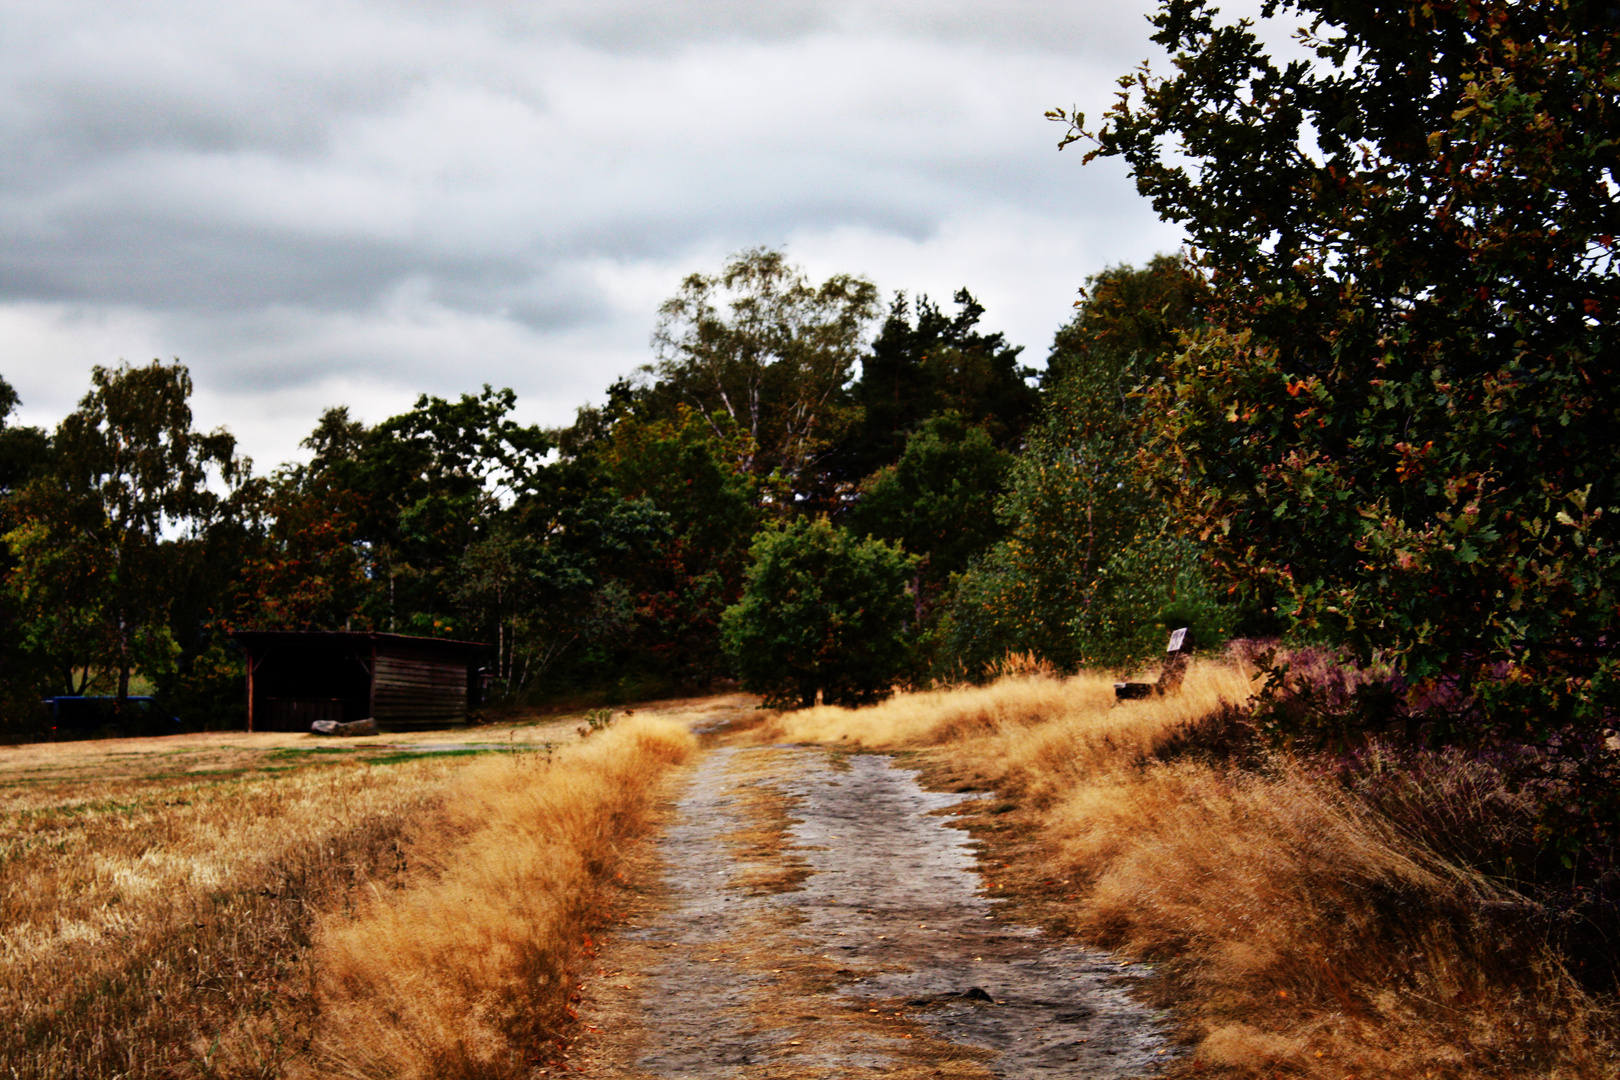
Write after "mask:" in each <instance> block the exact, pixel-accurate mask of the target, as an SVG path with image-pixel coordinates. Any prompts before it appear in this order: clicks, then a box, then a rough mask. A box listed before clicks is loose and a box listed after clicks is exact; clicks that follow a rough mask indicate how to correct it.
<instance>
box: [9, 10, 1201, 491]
mask: <svg viewBox="0 0 1620 1080" xmlns="http://www.w3.org/2000/svg"><path fill="white" fill-rule="evenodd" d="M1151 6H1152V5H1151V4H1147V3H1137V2H1135V0H1130V2H1105V0H1078V2H1070V3H1055V2H1051V3H1048V2H1035V0H1028V2H1025V0H1010V2H1000V3H985V2H972V3H970V2H967V0H892V2H887V0H864V2H861V3H841V2H836V0H753V2H740V0H529V2H525V3H516V2H513V3H501V2H495V0H488V2H478V0H457V2H454V3H451V2H436V0H415V2H412V0H397V2H393V3H374V2H358V0H320V2H319V3H315V2H309V3H304V2H301V0H232V2H230V3H218V2H209V3H203V2H171V0H141V2H140V3H128V2H124V0H80V2H75V0H38V2H35V0H6V4H5V13H4V17H3V19H0V154H3V160H4V162H5V165H4V166H3V167H0V228H3V230H4V243H3V244H0V376H4V377H5V378H6V379H7V380H8V381H9V382H11V383H12V384H13V385H14V386H15V387H16V388H17V390H18V392H19V393H20V394H21V396H22V398H23V403H24V404H23V409H22V416H21V419H22V421H23V422H25V423H34V424H41V425H45V426H52V425H54V424H55V423H56V422H57V421H58V420H59V419H60V418H61V417H62V415H63V414H64V413H66V412H67V411H69V410H70V409H71V408H72V407H73V406H74V404H75V403H76V401H77V400H78V398H79V397H81V396H82V395H83V394H84V392H85V390H86V388H87V386H88V375H89V370H90V367H91V366H92V365H93V364H98V363H100V364H108V365H111V364H116V363H117V362H118V361H119V360H120V359H126V360H129V361H131V362H135V363H144V362H146V361H148V360H150V359H152V358H154V357H161V358H163V359H165V360H167V359H170V358H174V357H178V358H179V359H181V360H182V361H183V362H184V363H186V364H187V365H188V366H189V367H190V369H191V372H192V375H193V377H194V378H195V380H196V384H197V396H196V398H195V399H194V408H195V410H196V413H197V417H198V421H199V423H200V424H201V425H203V426H207V427H212V426H214V425H217V424H224V425H226V426H227V427H229V428H230V429H231V430H232V431H233V432H235V433H236V434H237V436H238V438H239V439H240V440H241V442H242V444H243V446H244V448H245V449H246V450H247V452H249V453H251V454H252V455H253V457H254V458H255V459H256V461H257V463H258V467H259V469H260V470H261V471H263V470H265V469H267V468H270V467H273V466H274V465H275V464H277V463H279V462H281V461H284V460H287V459H289V458H292V457H295V456H298V455H299V454H300V452H299V450H298V448H297V443H298V441H299V440H300V439H301V438H302V437H303V436H304V435H305V434H307V433H308V431H309V430H310V428H311V427H312V426H313V425H314V423H315V420H316V417H317V416H318V414H319V412H320V410H321V409H322V408H324V407H326V406H329V405H336V404H347V405H348V406H350V408H351V409H352V410H353V411H354V413H355V414H356V415H357V416H359V417H360V418H362V419H365V420H367V421H376V420H380V419H382V418H384V417H386V416H388V415H391V414H393V413H395V412H398V411H401V410H403V409H405V408H407V407H409V405H410V404H411V402H412V401H413V400H414V398H415V396H416V395H417V394H418V393H422V392H427V393H434V394H439V395H442V396H451V395H455V394H459V393H461V392H463V391H470V390H476V389H477V388H478V387H479V386H480V385H481V384H483V383H486V382H488V383H492V384H494V385H496V386H511V387H513V388H514V389H515V390H516V391H517V393H518V399H519V409H520V416H521V418H523V419H525V420H529V421H535V422H540V423H545V424H548V425H549V424H560V423H565V422H567V421H568V420H570V419H571V418H572V416H573V412H574V409H575V407H577V406H578V405H580V404H581V403H583V402H586V401H588V400H595V401H599V400H601V398H602V394H603V391H604V389H605V388H606V386H607V384H608V383H609V382H611V381H612V380H613V379H614V378H615V377H616V376H618V375H621V374H626V373H628V372H630V371H631V370H633V369H634V368H635V367H636V366H638V365H639V364H642V363H645V362H646V361H647V360H648V359H649V357H650V351H649V348H648V337H649V335H650V333H651V331H652V327H653V323H654V320H655V314H656V308H657V306H658V304H659V302H660V301H661V300H663V299H664V298H666V297H667V296H669V295H670V294H671V293H672V292H673V290H674V288H675V286H676V284H677V282H678V280H679V279H680V277H682V276H683V275H684V274H686V273H689V272H691V271H694V270H715V269H718V268H719V266H720V265H721V264H722V262H723V260H724V259H725V257H726V256H727V254H729V253H731V252H734V251H737V250H740V249H743V248H747V247H754V246H760V245H769V246H775V247H781V248H784V249H785V250H786V251H787V252H788V255H789V257H790V258H791V259H792V260H793V261H795V262H797V263H799V264H800V265H802V266H804V267H805V268H806V270H807V271H808V272H809V273H810V274H811V275H812V276H814V277H816V278H817V279H818V280H819V279H821V278H823V277H825V276H827V275H830V274H833V273H838V272H849V273H856V274H862V275H865V276H867V277H869V278H870V279H871V280H873V281H874V282H876V283H877V285H878V286H879V287H880V288H881V289H882V290H883V292H884V294H885V296H888V295H889V294H891V293H892V292H893V291H895V290H905V291H907V292H909V293H912V294H916V293H919V292H923V293H928V294H931V295H933V296H934V297H936V298H937V299H940V300H945V299H948V297H949V296H950V294H951V293H952V292H953V291H954V290H955V289H957V288H958V287H961V286H964V285H965V286H967V287H968V288H969V289H971V290H972V291H973V292H974V293H975V294H976V295H977V296H978V297H979V299H980V300H981V301H982V302H983V303H984V305H985V307H986V309H987V314H986V316H985V325H986V326H987V327H988V328H989V329H992V330H1003V331H1005V332H1006V333H1007V334H1008V336H1009V338H1010V339H1011V340H1012V341H1013V342H1015V343H1017V344H1021V345H1023V346H1025V354H1026V356H1027V357H1028V358H1030V359H1031V360H1036V361H1039V360H1041V359H1043V358H1044V356H1045V354H1046V350H1047V347H1048V346H1049V345H1050V342H1051V337H1052V333H1053V331H1054V330H1055V329H1056V328H1057V327H1058V326H1059V325H1060V324H1061V323H1062V322H1063V320H1064V319H1065V318H1067V317H1068V315H1069V314H1070V310H1071V308H1070V305H1071V303H1072V302H1073V300H1074V298H1075V290H1076V288H1077V287H1078V286H1079V285H1080V284H1081V282H1082V281H1083V280H1084V279H1085V277H1086V276H1087V275H1089V274H1092V273H1095V272H1096V271H1098V270H1100V269H1102V268H1104V267H1105V266H1108V265H1112V264H1115V263H1119V262H1141V261H1143V260H1146V259H1147V258H1149V257H1150V256H1152V255H1153V254H1154V253H1156V252H1159V251H1171V250H1174V249H1175V248H1176V247H1177V245H1178V243H1179V241H1180V236H1179V233H1178V232H1177V231H1176V230H1175V229H1173V228H1172V227H1170V226H1167V225H1165V224H1163V223H1160V222H1159V221H1158V220H1157V218H1156V217H1155V215H1154V214H1153V212H1152V210H1151V208H1150V207H1149V206H1148V205H1147V204H1146V203H1145V201H1144V200H1142V199H1141V198H1139V197H1138V196H1137V195H1136V193H1135V190H1134V188H1133V187H1132V185H1131V183H1130V181H1129V179H1128V177H1127V176H1126V175H1125V172H1124V170H1123V169H1122V168H1121V167H1119V166H1118V164H1117V163H1114V162H1102V163H1097V164H1093V165H1089V166H1085V167H1082V166H1081V164H1080V152H1079V150H1080V148H1078V147H1076V148H1071V149H1070V150H1068V151H1065V152H1064V153H1062V154H1059V153H1058V152H1057V150H1056V144H1057V140H1058V138H1059V136H1060V134H1061V131H1060V129H1059V128H1058V126H1057V125H1055V124H1051V123H1049V122H1047V121H1045V120H1044V119H1043V118H1042V113H1043V112H1044V110H1046V109H1047V108H1049V107H1051V106H1054V105H1062V106H1069V105H1071V104H1078V105H1079V106H1080V107H1081V108H1082V109H1085V110H1086V111H1087V112H1088V113H1090V114H1091V115H1096V114H1097V113H1099V112H1100V111H1101V110H1102V109H1103V108H1104V107H1106V105H1107V102H1108V101H1109V99H1110V97H1111V95H1112V93H1113V91H1114V83H1113V81H1114V79H1115V78H1116V77H1118V76H1119V75H1121V74H1123V73H1125V72H1126V71H1128V70H1129V69H1130V68H1131V67H1133V66H1134V65H1135V64H1136V63H1138V62H1139V61H1141V60H1143V59H1144V58H1148V57H1149V56H1153V55H1157V54H1156V52H1155V49H1154V47H1153V46H1152V45H1151V43H1150V42H1149V41H1148V34H1149V32H1150V27H1149V26H1148V25H1147V23H1146V21H1145V19H1144V13H1145V12H1146V11H1147V10H1149V9H1150V8H1151Z"/></svg>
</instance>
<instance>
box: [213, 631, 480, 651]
mask: <svg viewBox="0 0 1620 1080" xmlns="http://www.w3.org/2000/svg"><path fill="white" fill-rule="evenodd" d="M231 637H232V638H233V639H234V640H236V641H238V642H240V643H241V644H243V645H245V646H247V647H248V648H255V647H262V646H266V645H342V646H349V647H353V646H356V645H366V646H370V645H401V646H408V647H410V648H413V649H425V648H432V649H442V650H443V651H445V652H471V651H473V650H475V649H482V648H484V643H483V642H481V641H460V640H457V639H456V638H430V637H417V636H415V635H413V634H378V633H371V632H361V633H350V632H347V631H342V630H337V631H328V630H309V631H305V630H237V631H235V632H233V633H232V634H231Z"/></svg>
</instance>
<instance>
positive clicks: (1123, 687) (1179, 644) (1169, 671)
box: [1114, 626, 1192, 701]
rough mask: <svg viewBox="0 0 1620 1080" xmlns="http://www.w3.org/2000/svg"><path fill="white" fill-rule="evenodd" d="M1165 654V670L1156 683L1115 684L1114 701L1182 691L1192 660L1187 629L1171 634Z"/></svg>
mask: <svg viewBox="0 0 1620 1080" xmlns="http://www.w3.org/2000/svg"><path fill="white" fill-rule="evenodd" d="M1164 652H1165V656H1164V669H1163V670H1162V671H1160V672H1159V678H1158V680H1157V681H1156V682H1150V683H1146V682H1117V683H1115V684H1114V700H1115V701H1135V700H1138V699H1140V698H1146V697H1158V696H1160V695H1163V694H1173V693H1175V692H1177V691H1178V690H1180V689H1181V680H1182V679H1183V678H1185V677H1186V675H1187V665H1188V663H1189V662H1190V661H1191V658H1192V642H1190V641H1189V640H1188V639H1187V627H1185V626H1183V627H1182V628H1181V629H1180V630H1175V631H1172V632H1171V634H1170V644H1169V646H1168V647H1166V648H1165V650H1164Z"/></svg>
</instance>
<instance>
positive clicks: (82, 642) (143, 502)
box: [7, 361, 246, 698]
mask: <svg viewBox="0 0 1620 1080" xmlns="http://www.w3.org/2000/svg"><path fill="white" fill-rule="evenodd" d="M91 386H92V389H91V391H90V393H89V394H87V395H86V396H85V398H84V399H83V401H81V402H80V404H79V408H78V409H77V410H76V411H75V412H73V413H71V414H69V415H68V417H67V418H66V419H64V420H63V421H62V423H61V425H60V426H59V427H58V428H57V430H56V434H55V436H54V438H53V439H52V449H53V452H54V469H53V470H52V474H51V475H48V476H45V477H36V478H35V479H34V480H33V481H32V482H31V483H29V484H28V485H27V486H26V488H25V489H24V490H23V491H21V492H19V493H17V494H16V495H15V496H14V497H13V499H12V504H13V513H14V514H15V515H16V519H15V524H14V526H13V527H12V529H11V530H10V531H9V532H8V533H7V543H8V544H9V545H10V546H11V549H12V552H13V556H14V558H15V559H16V560H17V563H16V566H15V567H14V568H13V570H12V572H11V575H10V582H9V585H10V589H11V591H12V593H13V595H14V596H17V597H19V598H20V600H21V602H22V604H23V606H24V609H25V611H26V612H27V615H26V616H25V618H26V623H27V628H26V629H25V631H24V633H25V636H26V638H27V640H28V641H29V643H30V646H31V648H33V649H34V650H36V651H41V650H42V651H44V652H47V653H49V654H50V655H51V657H52V658H53V660H54V664H55V666H57V667H58V668H59V669H60V670H63V671H64V673H66V672H69V671H71V670H72V669H73V668H75V667H77V668H79V669H81V670H83V671H84V672H85V675H86V678H87V677H88V674H89V672H90V670H91V668H92V667H105V668H109V669H111V670H112V671H114V672H116V674H117V682H116V687H115V692H116V693H117V695H118V696H119V697H120V698H122V697H124V696H126V695H127V694H128V692H129V680H130V675H131V673H132V672H133V671H134V670H135V669H137V668H141V669H144V670H147V671H149V672H152V673H162V672H164V671H167V670H169V669H170V668H171V667H172V666H173V663H174V660H175V658H176V657H177V655H178V653H179V651H180V646H179V645H178V643H177V642H176V641H175V639H174V636H173V634H172V632H171V630H170V627H169V614H170V608H171V604H172V600H173V597H174V593H175V590H176V588H177V587H178V586H180V585H181V584H182V583H183V579H184V576H185V575H184V574H183V573H179V572H178V570H179V565H180V562H181V559H182V556H183V554H185V553H186V552H187V550H188V548H189V547H191V546H193V545H196V544H199V543H200V542H201V541H202V537H203V535H204V533H205V531H206V530H207V528H208V527H209V526H210V525H211V524H213V523H214V521H215V520H216V519H217V518H218V516H219V515H220V513H221V511H222V508H223V506H224V505H225V499H224V498H223V497H222V496H221V495H220V494H219V493H218V492H216V491H215V490H214V488H213V486H212V483H213V481H215V480H216V479H217V481H218V482H219V483H221V484H225V485H230V484H234V483H237V482H238V481H240V480H241V479H242V478H243V477H244V475H245V471H246V466H245V463H243V462H240V461H238V459H237V458H236V456H235V440H234V439H233V438H232V437H231V436H230V435H229V434H227V433H226V432H224V431H215V432H212V433H209V434H203V433H200V432H197V431H194V430H192V427H191V408H190V405H189V398H190V396H191V376H190V374H189V373H188V372H187V371H186V369H185V368H184V367H183V366H181V365H180V364H178V363H175V364H172V365H165V364H162V363H159V362H157V361H153V362H152V363H151V364H150V365H148V366H146V367H141V368H135V367H130V366H129V365H127V364H126V365H123V366H121V367H119V368H117V369H114V370H109V369H107V368H103V367H97V368H95V369H94V370H93V371H92V372H91ZM165 534H168V535H167V536H166V535H165ZM70 683H71V680H70Z"/></svg>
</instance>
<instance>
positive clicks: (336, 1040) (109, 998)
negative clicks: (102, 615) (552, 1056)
mask: <svg viewBox="0 0 1620 1080" xmlns="http://www.w3.org/2000/svg"><path fill="white" fill-rule="evenodd" d="M688 704H689V703H678V704H676V705H674V706H671V707H670V708H667V709H665V710H663V712H665V713H667V714H669V715H674V716H684V715H685V714H686V712H690V711H691V709H688V708H686V706H687V705H688ZM556 727H557V733H561V732H564V731H566V732H568V733H570V734H571V733H572V728H573V724H572V722H571V721H559V722H558V723H557V725H556ZM483 734H485V735H488V734H489V733H488V732H484V733H483ZM509 734H510V735H513V736H527V735H529V734H532V732H529V731H528V730H527V729H523V730H519V731H514V732H512V733H509ZM542 734H553V733H552V732H550V730H549V729H547V730H546V731H544V732H542ZM438 737H439V738H442V737H443V736H442V735H440V736H438ZM526 741H528V742H529V743H530V748H529V752H517V753H507V754H488V755H484V756H478V757H470V758H469V757H435V756H426V757H422V758H407V757H405V756H404V755H400V754H397V753H393V754H390V753H387V752H386V748H378V749H376V750H367V749H366V748H365V747H364V746H363V745H361V744H356V745H355V746H354V747H347V746H345V748H342V749H339V748H335V747H333V746H332V745H331V744H320V745H319V746H312V744H311V741H310V740H309V739H308V738H299V737H297V736H286V735H267V736H262V737H261V736H245V737H244V736H235V737H232V738H230V739H224V740H223V741H222V738H221V737H213V736H208V737H202V736H199V737H180V738H177V739H175V740H163V741H147V742H142V741H138V740H121V741H112V742H105V743H100V744H95V743H78V744H66V745H53V746H33V747H22V748H17V749H7V750H6V751H4V753H3V754H0V1077H29V1078H34V1077H40V1078H58V1077H60V1078H79V1077H107V1078H112V1077H118V1078H121V1080H122V1078H127V1080H139V1078H156V1077H163V1078H191V1077H196V1078H203V1077H282V1076H313V1075H320V1076H326V1075H334V1074H336V1075H343V1074H345V1073H347V1074H351V1075H355V1074H358V1075H388V1076H405V1075H430V1074H431V1075H435V1076H455V1075H466V1076H499V1075H504V1073H503V1071H502V1070H503V1069H507V1068H509V1067H514V1063H522V1062H523V1061H526V1060H530V1059H532V1057H533V1053H534V1052H535V1051H537V1050H538V1051H542V1052H543V1051H544V1049H545V1047H544V1045H543V1043H530V1042H528V1041H527V1040H528V1039H530V1038H531V1037H534V1038H541V1039H543V1038H544V1037H546V1036H547V1035H548V1033H549V1032H551V1031H553V1030H554V1029H555V1026H556V1023H557V1021H558V1019H559V1017H565V1016H566V1015H567V1008H568V1001H567V997H568V993H569V990H568V986H567V982H566V978H565V976H566V974H567V965H568V963H569V961H570V957H572V956H574V955H575V953H576V952H577V950H578V949H579V948H580V947H581V943H582V941H583V940H584V934H585V932H586V930H587V928H588V927H589V926H590V925H591V924H592V922H593V921H594V920H595V919H597V918H599V917H600V916H601V914H602V912H601V910H600V909H599V907H597V904H598V900H599V898H600V897H601V896H602V895H603V892H604V883H605V882H607V881H608V880H610V879H611V877H612V874H613V873H614V868H615V866H616V865H617V862H616V860H617V858H618V856H619V854H620V853H621V851H622V849H623V846H624V844H625V843H626V842H627V841H629V840H630V839H632V838H633V837H634V836H635V835H636V833H637V831H638V830H639V829H641V828H644V827H645V824H646V821H647V814H648V812H649V807H650V806H651V803H650V800H651V799H652V798H653V788H654V787H655V786H656V784H657V781H658V779H659V776H660V775H661V774H662V773H663V771H664V770H666V769H667V768H668V767H669V766H670V765H671V764H672V763H674V762H676V761H679V760H681V759H682V758H683V757H684V756H685V755H686V754H688V753H689V752H690V750H691V747H692V737H691V736H690V735H689V734H688V733H687V731H686V727H685V725H684V724H681V723H671V722H668V721H660V720H657V719H648V720H645V721H642V720H638V721H635V722H621V724H620V725H618V726H617V727H615V728H613V729H611V730H609V731H607V732H604V733H600V734H596V735H593V736H592V737H591V738H590V739H589V740H588V741H587V742H586V743H585V744H583V745H580V746H578V747H576V748H572V749H562V750H558V751H555V752H552V748H551V746H550V745H549V740H548V743H547V744H546V745H545V746H544V747H542V746H541V744H539V743H536V742H533V741H532V740H526ZM227 743H228V745H227ZM508 744H511V745H510V746H508ZM522 746H523V744H522V743H520V742H519V741H518V740H517V739H516V738H501V739H500V745H499V746H498V747H497V746H491V747H490V749H512V750H519V751H521V750H522ZM542 749H544V750H545V752H541V750H542ZM372 762H377V764H372ZM502 1040H505V1042H504V1043H503V1042H502ZM520 1044H521V1045H520ZM413 1070H414V1071H413ZM458 1070H459V1071H458Z"/></svg>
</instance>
